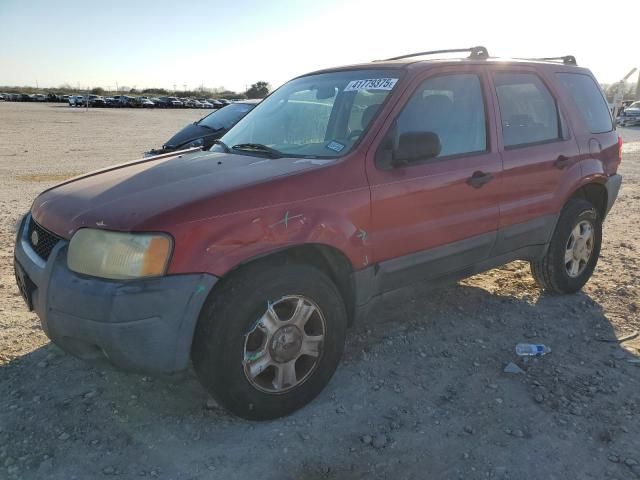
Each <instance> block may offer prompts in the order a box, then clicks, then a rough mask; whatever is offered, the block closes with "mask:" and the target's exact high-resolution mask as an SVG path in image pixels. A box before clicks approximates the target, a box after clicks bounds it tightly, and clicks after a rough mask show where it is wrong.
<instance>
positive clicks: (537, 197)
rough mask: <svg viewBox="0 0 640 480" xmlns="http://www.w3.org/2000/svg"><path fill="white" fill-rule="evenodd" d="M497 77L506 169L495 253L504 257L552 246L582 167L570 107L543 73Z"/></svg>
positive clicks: (513, 71) (517, 70) (518, 70)
mask: <svg viewBox="0 0 640 480" xmlns="http://www.w3.org/2000/svg"><path fill="white" fill-rule="evenodd" d="M491 78H492V83H493V89H492V90H493V94H494V95H495V102H496V105H497V107H498V108H497V118H498V143H499V148H500V151H501V154H502V160H503V167H504V171H503V177H502V182H501V184H500V233H499V237H498V241H497V243H496V248H495V250H494V252H493V255H500V254H504V253H507V252H513V251H516V250H520V249H523V248H526V247H529V246H534V245H542V244H545V243H546V242H547V241H548V239H549V237H550V235H551V233H552V231H553V229H554V227H555V221H556V218H557V215H558V213H559V211H560V209H561V206H562V199H563V198H564V193H563V192H565V191H566V190H567V188H568V187H567V185H571V184H575V182H577V181H578V179H579V178H580V164H579V150H578V146H577V143H576V141H575V138H574V137H573V135H572V133H571V129H570V125H569V124H568V123H567V121H566V118H567V116H566V114H564V111H565V107H564V106H563V105H562V104H561V102H559V101H558V95H557V92H556V91H554V90H553V88H552V87H551V86H550V85H551V82H549V81H548V80H547V79H545V78H544V77H543V76H542V74H541V72H539V71H536V70H535V69H533V68H532V67H509V66H507V67H502V68H499V69H495V68H494V69H493V70H492V74H491Z"/></svg>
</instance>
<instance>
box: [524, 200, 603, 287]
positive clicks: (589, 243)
mask: <svg viewBox="0 0 640 480" xmlns="http://www.w3.org/2000/svg"><path fill="white" fill-rule="evenodd" d="M601 243H602V220H601V219H600V216H599V214H598V211H597V210H596V209H595V207H594V206H593V205H592V204H591V203H590V202H588V201H586V200H583V199H577V198H574V199H571V200H569V202H567V204H566V205H565V207H564V209H563V210H562V213H561V214H560V218H559V219H558V224H557V225H556V229H555V231H554V233H553V237H552V238H551V243H550V245H549V248H548V250H547V253H546V254H545V256H544V257H542V258H541V259H539V260H536V261H533V262H531V273H532V274H533V276H534V278H535V280H536V282H537V283H538V285H540V286H541V287H542V288H544V289H545V290H546V291H548V292H551V293H574V292H577V291H578V290H580V289H581V288H582V287H583V286H584V284H585V283H587V281H588V280H589V278H591V275H592V274H593V270H594V269H595V267H596V264H597V263H598V257H599V256H600V246H601Z"/></svg>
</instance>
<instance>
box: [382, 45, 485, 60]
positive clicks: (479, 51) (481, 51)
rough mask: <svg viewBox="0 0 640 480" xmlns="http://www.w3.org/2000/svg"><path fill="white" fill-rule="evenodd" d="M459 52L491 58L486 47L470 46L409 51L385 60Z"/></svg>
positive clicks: (474, 56) (475, 57)
mask: <svg viewBox="0 0 640 480" xmlns="http://www.w3.org/2000/svg"><path fill="white" fill-rule="evenodd" d="M458 52H469V58H472V59H481V60H484V59H486V58H489V51H488V50H487V49H486V48H485V47H481V46H478V47H470V48H452V49H449V50H432V51H430V52H418V53H409V54H408V55H400V56H399V57H392V58H386V59H384V60H383V61H384V62H389V61H391V60H402V59H403V58H410V57H422V56H423V55H438V54H440V53H458Z"/></svg>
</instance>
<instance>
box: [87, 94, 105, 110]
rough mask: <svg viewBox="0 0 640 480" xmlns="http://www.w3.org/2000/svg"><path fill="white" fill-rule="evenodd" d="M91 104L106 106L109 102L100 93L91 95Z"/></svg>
mask: <svg viewBox="0 0 640 480" xmlns="http://www.w3.org/2000/svg"><path fill="white" fill-rule="evenodd" d="M89 106H90V107H106V106H107V102H106V100H105V99H104V97H102V96H100V95H89Z"/></svg>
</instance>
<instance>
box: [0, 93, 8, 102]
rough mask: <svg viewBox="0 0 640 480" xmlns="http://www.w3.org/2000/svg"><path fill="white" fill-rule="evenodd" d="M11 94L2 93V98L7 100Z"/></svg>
mask: <svg viewBox="0 0 640 480" xmlns="http://www.w3.org/2000/svg"><path fill="white" fill-rule="evenodd" d="M8 96H9V94H8V93H0V100H3V101H4V100H7V97H8Z"/></svg>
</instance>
